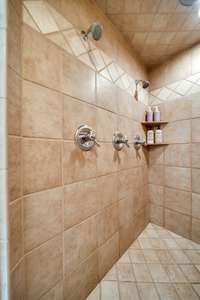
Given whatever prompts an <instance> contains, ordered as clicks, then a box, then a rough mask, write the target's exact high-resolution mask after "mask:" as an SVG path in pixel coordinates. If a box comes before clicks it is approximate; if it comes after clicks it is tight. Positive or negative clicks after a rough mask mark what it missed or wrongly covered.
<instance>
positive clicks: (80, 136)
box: [74, 125, 100, 151]
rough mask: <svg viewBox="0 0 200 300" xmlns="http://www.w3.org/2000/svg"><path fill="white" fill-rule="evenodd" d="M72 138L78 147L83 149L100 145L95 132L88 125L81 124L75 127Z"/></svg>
mask: <svg viewBox="0 0 200 300" xmlns="http://www.w3.org/2000/svg"><path fill="white" fill-rule="evenodd" d="M74 140H75V143H76V144H77V145H78V146H79V148H80V149H81V150H84V151H89V150H91V149H92V148H93V147H94V146H95V145H96V146H98V147H99V146H100V145H99V143H98V142H97V140H96V132H95V131H94V130H93V129H92V128H91V127H89V126H88V125H81V126H79V127H78V128H77V130H76V132H75V135H74Z"/></svg>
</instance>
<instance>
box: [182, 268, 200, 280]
mask: <svg viewBox="0 0 200 300" xmlns="http://www.w3.org/2000/svg"><path fill="white" fill-rule="evenodd" d="M180 268H181V270H182V271H183V273H184V274H185V276H186V278H187V280H188V281H189V282H194V283H195V282H197V283H199V282H200V272H199V271H198V269H197V268H195V267H194V266H192V265H180Z"/></svg>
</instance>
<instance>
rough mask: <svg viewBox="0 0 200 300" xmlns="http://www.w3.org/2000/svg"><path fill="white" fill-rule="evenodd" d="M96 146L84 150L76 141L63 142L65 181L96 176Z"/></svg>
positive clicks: (70, 181) (66, 182)
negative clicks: (89, 149)
mask: <svg viewBox="0 0 200 300" xmlns="http://www.w3.org/2000/svg"><path fill="white" fill-rule="evenodd" d="M96 159H97V153H96V148H93V149H92V150H91V151H82V150H81V149H80V148H79V147H78V146H77V145H75V144H74V142H64V143H63V183H64V184H69V183H72V182H76V181H81V180H85V179H89V178H93V177H95V176H96Z"/></svg>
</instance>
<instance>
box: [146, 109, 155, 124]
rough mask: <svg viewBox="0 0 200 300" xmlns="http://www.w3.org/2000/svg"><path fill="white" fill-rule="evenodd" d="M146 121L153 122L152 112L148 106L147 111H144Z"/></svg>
mask: <svg viewBox="0 0 200 300" xmlns="http://www.w3.org/2000/svg"><path fill="white" fill-rule="evenodd" d="M146 120H147V122H152V121H153V111H152V109H151V107H150V106H148V108H147V111H146Z"/></svg>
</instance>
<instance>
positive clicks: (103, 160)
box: [97, 143, 119, 176]
mask: <svg viewBox="0 0 200 300" xmlns="http://www.w3.org/2000/svg"><path fill="white" fill-rule="evenodd" d="M118 161H119V153H118V151H117V150H115V149H114V148H113V145H112V144H111V143H101V147H99V148H97V175H98V176H101V175H106V174H109V173H112V172H116V171H117V167H118Z"/></svg>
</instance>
